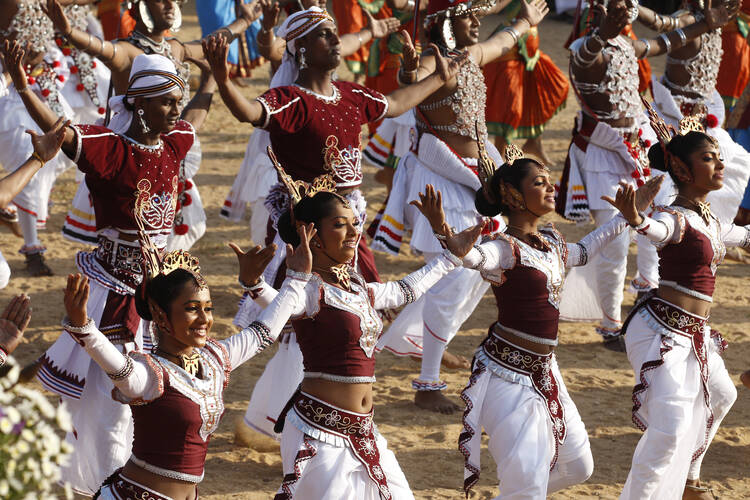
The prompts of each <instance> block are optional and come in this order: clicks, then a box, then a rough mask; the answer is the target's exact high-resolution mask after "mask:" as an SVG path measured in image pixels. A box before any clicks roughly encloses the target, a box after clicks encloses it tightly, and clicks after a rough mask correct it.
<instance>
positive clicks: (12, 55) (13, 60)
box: [2, 40, 75, 154]
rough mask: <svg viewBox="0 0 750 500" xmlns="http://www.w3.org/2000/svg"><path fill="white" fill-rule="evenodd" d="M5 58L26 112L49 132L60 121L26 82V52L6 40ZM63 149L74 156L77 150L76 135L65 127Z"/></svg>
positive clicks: (16, 44) (4, 45) (4, 47)
mask: <svg viewBox="0 0 750 500" xmlns="http://www.w3.org/2000/svg"><path fill="white" fill-rule="evenodd" d="M2 49H3V57H4V59H5V64H6V70H7V71H8V73H10V76H11V78H12V79H13V85H14V86H15V87H16V92H18V95H19V96H21V100H22V101H23V104H24V105H25V106H26V110H27V111H28V112H29V115H31V118H32V119H33V120H34V121H35V122H36V124H37V125H38V126H39V128H41V129H42V130H43V131H44V132H49V131H50V130H52V129H53V128H54V127H55V124H56V123H57V122H58V120H59V119H60V117H59V116H57V115H56V114H55V112H54V111H52V110H51V109H50V107H49V106H47V103H45V102H43V101H42V100H41V99H39V97H37V95H36V94H35V93H34V92H32V90H31V87H29V85H28V82H27V80H26V72H25V71H24V69H23V60H24V55H25V53H24V51H23V49H22V48H21V45H20V44H19V43H18V42H17V41H15V40H14V41H13V42H9V41H8V40H5V41H4V42H3V45H2ZM62 149H63V151H65V153H68V154H73V153H74V149H75V144H74V133H73V129H71V128H70V127H65V136H64V138H63V141H62Z"/></svg>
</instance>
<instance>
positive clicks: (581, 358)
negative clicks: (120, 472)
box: [0, 3, 750, 500]
mask: <svg viewBox="0 0 750 500" xmlns="http://www.w3.org/2000/svg"><path fill="white" fill-rule="evenodd" d="M185 14H186V15H185V23H184V29H183V31H182V32H181V33H180V38H182V39H184V40H189V39H192V38H194V37H196V36H199V33H200V31H199V28H198V25H197V19H196V17H195V11H194V4H193V3H188V4H187V5H186V13H185ZM490 23H491V21H490ZM488 24H489V23H488ZM541 32H542V37H543V40H542V46H543V49H544V50H545V51H546V52H547V53H549V54H550V55H551V56H552V57H553V59H554V60H555V62H556V63H557V64H558V65H559V66H561V67H563V68H567V55H566V52H565V50H564V49H563V48H562V43H563V42H564V40H565V39H566V38H567V35H568V32H569V25H567V24H564V23H560V22H557V21H553V20H547V21H545V22H544V24H543V29H542V30H541ZM660 63H661V62H660V61H657V63H656V65H657V66H660ZM253 77H254V78H253V79H252V80H251V81H250V86H249V87H247V88H245V89H244V90H243V91H244V93H245V94H246V95H247V96H249V97H252V96H255V95H257V94H259V93H261V92H262V91H263V90H264V89H265V88H267V85H268V69H267V67H264V68H260V69H259V70H257V71H255V73H254V74H253ZM496 90H497V91H502V90H501V89H496ZM214 102H215V104H214V108H213V110H212V112H211V114H210V116H209V118H208V120H207V123H206V125H205V126H204V128H203V131H202V132H201V133H200V137H201V144H202V147H203V154H204V157H203V164H202V166H201V170H200V173H199V174H198V175H197V176H196V178H195V179H196V182H197V184H198V186H199V187H200V191H201V196H202V197H203V202H204V204H205V207H206V212H207V214H208V227H209V229H208V233H207V235H206V236H205V237H204V238H203V239H202V240H201V241H199V242H198V243H197V245H196V246H195V247H194V253H195V254H196V255H197V256H198V257H199V258H200V259H201V264H202V267H203V270H204V275H205V276H206V277H207V279H208V282H209V284H210V286H211V292H212V296H213V300H214V304H215V306H216V312H215V321H216V324H215V325H214V329H213V332H214V335H216V336H218V337H225V336H227V335H230V334H232V333H234V332H235V331H236V328H235V327H233V326H232V324H231V319H232V317H233V316H234V314H235V312H236V310H237V301H238V299H239V297H240V290H239V288H238V286H237V283H236V274H235V273H236V264H235V262H236V260H235V257H234V254H233V253H232V251H231V250H229V249H228V248H227V247H226V242H228V241H235V242H237V243H238V244H240V245H243V246H247V245H249V243H250V241H249V230H248V226H247V224H245V223H242V224H230V223H228V222H226V221H225V220H223V219H220V218H219V209H220V207H221V205H222V203H223V200H224V196H225V195H226V194H227V192H228V191H229V187H230V185H231V183H232V181H233V179H234V176H235V174H236V172H237V170H238V168H239V165H240V162H241V160H242V156H243V154H244V151H245V145H246V142H247V138H248V136H249V134H250V133H251V131H252V127H251V126H250V125H245V124H238V123H237V122H236V120H234V118H233V117H232V116H231V115H230V114H229V113H228V111H227V109H226V108H225V107H224V105H223V103H222V102H221V99H220V98H219V97H218V95H217V97H216V99H215V101H214ZM576 110H577V106H576V104H575V100H574V99H573V97H572V95H571V96H570V97H569V102H568V107H567V109H565V110H564V111H563V112H562V113H560V114H559V115H558V116H556V117H555V118H554V119H553V120H552V122H551V123H550V125H549V127H548V130H547V132H546V133H545V136H544V137H545V139H546V147H547V150H548V152H549V154H550V156H551V157H552V159H553V160H554V161H555V163H556V164H557V167H556V168H554V169H553V170H554V176H555V177H559V175H560V167H561V165H562V164H563V162H564V159H565V153H566V150H567V147H568V143H569V140H570V130H571V128H572V124H573V117H574V113H575V112H576ZM366 173H367V175H366V178H365V183H364V192H365V193H366V195H367V198H368V201H369V207H370V210H371V215H372V214H373V213H374V211H375V210H377V208H378V207H379V206H380V203H381V202H382V201H383V199H384V196H385V189H384V188H383V187H382V186H380V185H378V184H376V183H375V182H374V180H373V174H374V169H373V168H370V167H368V168H366ZM74 193H75V181H74V175H73V172H72V171H68V172H66V173H65V174H64V175H63V176H62V177H61V178H60V179H59V181H58V182H57V184H56V186H55V191H54V192H53V194H52V201H53V203H54V205H53V206H52V208H51V214H50V218H49V222H48V228H49V229H48V230H47V231H46V232H42V233H41V238H42V241H43V242H44V243H45V244H46V245H47V246H48V248H49V251H48V253H47V258H48V261H49V264H50V266H51V267H52V268H53V269H54V270H55V272H56V276H54V277H52V278H38V279H33V278H29V276H28V274H27V273H26V272H25V271H24V265H23V258H22V256H20V255H19V254H18V253H17V250H18V248H19V247H20V245H21V241H20V240H18V239H16V238H14V237H13V236H12V235H11V234H10V233H8V232H7V231H3V232H2V233H0V234H1V235H2V236H0V250H2V252H3V254H4V255H5V256H6V257H7V258H8V261H9V263H10V266H11V268H12V270H13V277H12V280H11V283H10V285H9V286H8V287H7V288H6V289H4V290H2V291H0V304H5V303H6V302H7V300H8V299H9V298H10V297H11V295H13V294H16V293H19V292H25V293H28V294H30V295H31V297H32V301H33V304H34V316H33V319H32V322H31V325H30V327H29V329H28V331H27V334H26V343H25V344H24V345H23V346H21V348H20V349H19V350H18V358H19V359H20V360H21V361H23V362H29V361H31V360H33V359H35V358H36V357H37V356H39V355H40V354H41V353H42V352H43V351H44V350H45V349H46V348H47V347H48V346H49V345H50V344H51V343H52V342H53V341H54V340H55V339H56V338H57V336H58V335H59V334H60V328H59V324H60V320H61V318H62V316H63V314H64V311H63V306H62V292H61V290H62V288H63V284H64V279H65V278H64V276H65V275H66V273H69V272H74V271H75V266H74V263H73V256H74V255H75V252H77V251H79V250H81V249H83V247H81V246H80V245H76V244H73V243H70V242H68V241H67V240H64V239H63V238H62V237H61V234H60V232H59V229H60V228H61V226H62V223H63V219H64V217H65V212H66V210H67V207H68V205H69V202H70V201H71V199H72V198H73V195H74ZM550 219H551V220H554V221H555V222H556V223H557V224H558V227H559V228H560V229H561V230H562V232H563V233H564V234H565V235H566V236H567V237H568V238H571V239H574V238H577V237H579V236H580V235H582V234H584V232H585V231H587V230H589V229H591V227H590V226H586V227H576V226H574V225H573V224H570V223H567V222H564V221H562V220H561V219H559V218H557V217H551V218H550ZM377 264H378V267H379V269H380V272H381V274H382V275H383V277H384V278H386V279H394V278H398V277H401V276H403V275H404V274H405V273H407V272H409V271H411V270H414V269H416V268H418V267H419V266H420V265H421V260H420V259H419V258H415V257H412V256H406V255H402V256H399V257H396V258H394V257H387V256H385V255H382V254H379V255H377ZM633 272H634V271H633V270H632V265H631V268H630V270H629V277H632V275H633ZM748 276H750V271H749V270H748V269H747V267H745V266H743V265H740V264H737V263H733V262H729V263H725V264H724V265H723V267H722V269H721V271H720V273H719V280H718V286H717V294H716V304H717V307H716V308H715V311H714V314H713V318H712V319H713V321H712V323H713V326H714V328H717V329H719V330H720V331H722V332H723V333H724V335H725V336H726V337H727V339H728V340H729V342H730V343H731V348H730V349H729V351H728V352H727V353H726V355H725V360H726V363H727V367H728V369H729V371H730V373H731V374H732V376H733V378H734V380H735V381H736V383H737V384H738V386H740V383H739V380H738V377H739V373H740V372H741V371H742V370H744V369H746V368H750V366H748V365H750V363H748V361H747V360H745V361H742V358H743V356H744V354H745V353H746V352H747V351H746V350H747V349H748V347H749V345H750V332H749V331H748V330H750V306H748V299H750V290H748V286H747V285H748ZM633 298H634V297H633V296H632V295H629V294H626V299H625V305H624V307H625V308H628V307H629V306H630V305H631V304H632V302H633ZM495 315H496V308H495V305H494V301H493V299H492V297H491V295H488V296H486V297H485V298H484V299H483V300H482V302H481V304H480V305H479V307H478V308H477V309H476V311H475V312H474V314H473V315H472V316H471V318H470V319H469V320H468V321H467V322H466V324H465V325H464V327H463V329H462V330H461V332H460V333H459V334H458V336H457V337H456V339H455V340H454V341H453V343H452V344H451V348H450V349H451V351H453V352H455V353H458V354H461V355H463V356H466V357H467V358H471V356H472V352H473V351H474V349H475V348H476V346H477V345H479V343H480V342H481V340H482V338H483V336H484V335H485V332H486V328H487V326H488V325H489V324H490V323H491V322H492V321H493V319H494V318H495ZM560 339H561V346H560V348H559V350H558V356H559V362H560V366H561V367H562V372H563V374H564V376H565V381H566V384H567V386H568V389H569V390H570V393H571V395H572V397H573V399H574V400H575V402H576V404H577V405H578V409H579V411H580V413H581V415H582V416H583V420H584V422H585V423H586V425H587V428H588V431H589V435H590V438H591V447H592V449H593V454H594V460H595V464H596V465H595V471H594V475H593V476H592V477H591V479H590V480H589V481H587V482H586V483H585V484H583V485H579V486H576V487H573V488H570V489H567V490H565V491H563V492H560V493H557V494H555V495H553V496H552V498H556V499H562V498H590V497H602V498H615V497H616V496H617V495H618V494H619V491H620V489H621V488H622V485H623V483H624V481H625V478H626V476H627V473H628V469H629V467H630V459H631V456H632V452H633V449H634V447H635V445H636V442H637V440H638V438H639V437H640V432H639V431H638V430H636V429H635V428H634V427H633V425H632V424H631V420H630V409H631V405H632V403H631V389H632V384H633V374H632V371H631V369H630V365H629V364H628V361H627V359H626V357H625V355H624V354H617V353H612V352H610V351H607V350H605V349H604V348H602V347H601V345H600V342H599V338H598V336H597V335H596V334H595V333H594V331H593V327H592V326H591V325H589V324H579V323H564V324H562V325H561V332H560ZM274 352H275V348H271V349H269V350H268V351H267V352H265V353H263V354H261V355H259V356H258V357H256V358H255V359H252V360H251V361H250V362H248V363H246V364H245V365H243V366H242V367H240V368H239V369H237V370H236V371H235V372H233V374H232V378H231V383H230V384H229V387H228V389H227V391H226V393H225V401H226V404H227V412H226V414H225V416H224V420H223V421H222V423H221V426H220V427H219V430H218V432H217V433H216V434H215V435H214V437H213V441H212V442H211V445H210V447H209V453H208V459H207V462H206V476H205V480H204V481H203V483H202V484H201V485H200V491H201V496H202V497H205V498H208V499H220V498H238V499H239V498H242V499H248V500H249V499H267V498H270V497H271V496H272V495H273V493H274V492H275V490H276V488H277V487H278V485H279V484H280V481H281V478H282V470H281V460H280V457H279V453H278V451H277V450H278V448H274V447H273V446H271V447H269V446H263V445H260V444H258V445H256V446H255V448H256V449H251V448H248V447H244V446H239V445H237V444H235V440H234V425H235V422H236V421H237V419H239V418H241V416H242V415H243V414H244V411H245V407H246V405H247V402H248V399H249V397H250V394H251V391H252V388H253V385H254V384H255V381H256V380H257V378H258V377H259V376H260V374H261V372H262V370H263V367H264V364H265V363H266V362H267V361H268V360H269V359H270V357H271V356H272V355H273V353H274ZM418 374H419V365H418V363H416V362H414V361H411V360H409V359H402V358H397V357H395V356H392V355H390V354H382V355H381V356H380V358H379V360H378V366H377V379H378V382H377V384H376V385H375V401H376V406H377V410H376V413H377V422H378V425H379V427H380V430H381V432H382V433H383V435H384V436H385V437H386V438H387V439H388V441H389V446H390V447H391V448H392V449H393V450H394V451H395V453H396V456H397V457H398V460H399V462H400V464H401V467H402V468H403V470H404V472H405V474H406V477H407V478H408V480H409V483H410V485H411V487H412V489H413V491H414V494H415V496H416V498H418V499H447V498H452V499H456V498H461V497H462V494H461V485H462V482H463V469H462V467H463V461H462V456H461V454H460V453H459V452H458V450H457V446H456V443H457V438H458V434H459V432H460V429H461V425H460V415H459V414H456V415H452V416H445V415H439V414H435V413H428V412H425V411H420V410H418V409H417V407H416V406H414V404H413V403H412V398H413V392H412V390H411V387H410V384H409V381H410V380H412V379H413V378H415V377H416V376H418ZM468 375H469V374H468V372H467V371H453V372H445V373H444V377H445V379H446V381H447V382H448V385H449V389H448V391H447V394H448V395H449V396H450V397H452V398H453V399H455V400H458V394H459V392H460V390H461V389H462V388H463V386H464V384H465V383H466V380H467V378H468ZM738 390H739V398H738V401H737V403H736V404H735V406H734V408H733V410H732V411H731V412H730V414H729V416H728V417H727V418H726V420H725V421H724V425H723V426H722V427H721V429H720V430H719V433H718V435H717V436H716V439H715V440H714V443H713V446H712V447H711V448H710V450H709V452H708V457H707V458H706V460H705V464H704V471H703V479H704V481H707V482H708V483H709V485H710V486H711V487H712V488H713V489H714V491H715V492H716V493H718V494H720V495H721V496H722V498H725V499H727V498H729V499H738V498H749V497H750V479H748V478H747V472H748V466H749V465H750V458H749V454H748V445H750V433H748V430H750V429H749V428H748V425H747V423H743V422H745V420H747V419H749V418H750V394H749V393H748V391H747V390H745V389H744V388H742V387H741V386H740V387H738ZM485 440H486V437H485ZM495 478H496V476H495V470H494V462H493V460H492V458H491V457H490V455H489V453H488V452H487V451H486V449H485V450H484V451H483V453H482V477H481V479H480V481H479V484H478V487H477V488H476V490H475V493H474V494H473V496H472V498H491V497H493V496H494V495H496V494H497V483H496V479H495Z"/></svg>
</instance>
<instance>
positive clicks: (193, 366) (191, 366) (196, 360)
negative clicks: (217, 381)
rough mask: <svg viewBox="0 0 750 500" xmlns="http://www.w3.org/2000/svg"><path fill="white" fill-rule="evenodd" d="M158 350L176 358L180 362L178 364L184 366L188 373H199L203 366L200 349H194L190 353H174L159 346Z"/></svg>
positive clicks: (192, 374) (194, 374) (193, 375)
mask: <svg viewBox="0 0 750 500" xmlns="http://www.w3.org/2000/svg"><path fill="white" fill-rule="evenodd" d="M156 352H158V353H161V354H165V355H166V356H168V357H170V358H174V359H176V360H177V361H178V362H179V363H178V364H179V365H181V366H182V368H183V369H184V370H185V371H186V372H187V373H188V375H190V376H192V377H195V376H197V375H198V371H199V370H200V367H201V365H200V360H201V355H200V354H199V353H198V351H193V352H191V353H190V354H172V353H171V352H167V351H165V350H164V349H161V348H159V347H157V348H156Z"/></svg>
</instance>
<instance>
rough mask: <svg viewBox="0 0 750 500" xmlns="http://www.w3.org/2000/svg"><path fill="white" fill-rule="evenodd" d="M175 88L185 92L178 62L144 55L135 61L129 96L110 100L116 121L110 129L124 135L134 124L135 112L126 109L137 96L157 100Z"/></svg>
mask: <svg viewBox="0 0 750 500" xmlns="http://www.w3.org/2000/svg"><path fill="white" fill-rule="evenodd" d="M174 89H180V90H181V91H183V92H184V91H185V82H184V81H183V80H182V78H180V77H179V76H178V75H177V70H176V69H175V67H174V63H173V62H172V61H170V60H169V59H167V58H166V57H164V56H160V55H158V54H141V55H139V56H136V58H135V59H133V65H132V67H131V68H130V80H129V81H128V90H127V91H126V92H125V95H118V96H114V97H112V98H111V99H110V100H109V109H110V110H111V112H112V118H111V119H110V121H109V128H110V130H112V131H113V132H117V133H118V134H124V133H125V132H127V130H128V129H129V128H130V123H131V122H132V121H133V112H132V111H131V110H129V109H127V108H126V107H125V103H126V102H127V104H128V105H132V104H133V101H134V100H135V98H136V97H157V96H160V95H164V94H168V93H170V92H172V91H173V90H174Z"/></svg>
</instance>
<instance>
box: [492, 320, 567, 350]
mask: <svg viewBox="0 0 750 500" xmlns="http://www.w3.org/2000/svg"><path fill="white" fill-rule="evenodd" d="M502 330H505V331H506V332H508V333H512V334H513V335H515V336H516V337H518V338H520V339H524V340H528V341H529V342H534V343H535V344H542V345H551V346H556V345H557V344H558V339H557V337H555V338H554V339H545V338H543V337H538V336H536V335H532V334H530V333H526V332H522V331H521V330H516V329H515V328H510V327H508V326H504V325H501V324H500V323H499V322H498V323H495V324H494V325H492V332H493V333H498V331H502Z"/></svg>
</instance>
